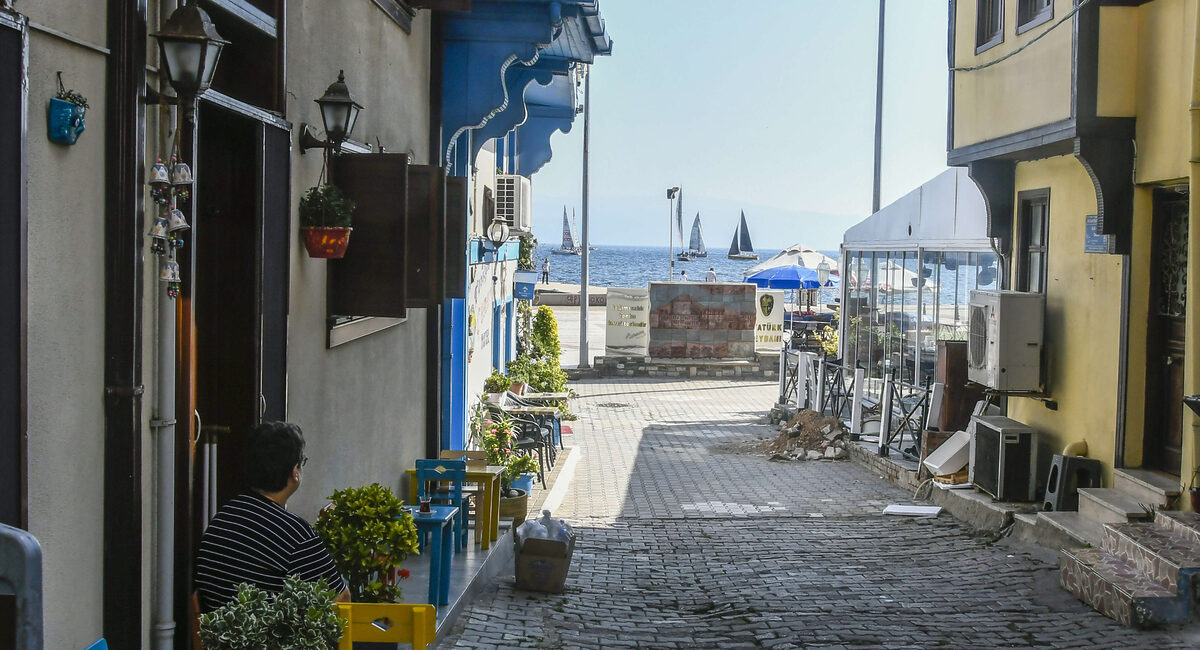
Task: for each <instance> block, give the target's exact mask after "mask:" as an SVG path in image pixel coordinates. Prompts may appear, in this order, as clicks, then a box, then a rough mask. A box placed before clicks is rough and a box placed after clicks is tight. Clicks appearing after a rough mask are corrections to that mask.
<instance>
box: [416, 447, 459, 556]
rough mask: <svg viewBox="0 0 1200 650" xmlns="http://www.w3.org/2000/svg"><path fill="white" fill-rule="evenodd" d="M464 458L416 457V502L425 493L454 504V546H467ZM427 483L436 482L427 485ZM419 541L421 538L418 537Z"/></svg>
mask: <svg viewBox="0 0 1200 650" xmlns="http://www.w3.org/2000/svg"><path fill="white" fill-rule="evenodd" d="M466 474H467V461H465V460H442V459H438V458H421V459H418V460H417V503H420V502H421V498H422V497H426V496H428V497H429V499H430V501H431V502H433V503H437V504H439V505H449V506H455V507H457V508H458V517H456V518H455V520H454V544H455V545H454V548H455V550H458V549H463V548H466V547H467V506H468V503H467V497H466V495H465V494H464V493H463V484H464V483H465V482H466V479H467V476H466ZM430 483H436V484H437V485H436V487H431V486H430V485H429V484H430ZM422 541H423V540H422Z"/></svg>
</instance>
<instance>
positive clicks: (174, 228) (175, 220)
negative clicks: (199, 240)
mask: <svg viewBox="0 0 1200 650" xmlns="http://www.w3.org/2000/svg"><path fill="white" fill-rule="evenodd" d="M188 228H191V226H189V225H188V222H187V217H185V216H183V210H180V209H178V208H176V209H174V210H171V213H170V215H168V217H167V232H178V231H180V230H187V229H188Z"/></svg>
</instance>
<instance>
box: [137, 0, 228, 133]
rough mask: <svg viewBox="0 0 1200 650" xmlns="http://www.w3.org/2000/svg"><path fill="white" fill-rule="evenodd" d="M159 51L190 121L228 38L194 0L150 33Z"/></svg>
mask: <svg viewBox="0 0 1200 650" xmlns="http://www.w3.org/2000/svg"><path fill="white" fill-rule="evenodd" d="M151 36H153V37H154V38H155V40H157V41H158V47H159V49H160V50H161V51H162V55H163V66H164V67H165V68H166V73H167V81H169V82H170V84H171V87H172V88H174V89H175V94H176V95H178V97H179V105H180V106H182V107H183V110H184V116H185V118H186V119H187V120H188V121H189V122H190V121H191V120H192V119H193V117H194V113H195V110H196V99H197V98H198V97H200V95H203V94H204V91H206V90H208V87H209V86H211V85H212V80H213V74H214V73H216V71H217V61H218V60H219V59H220V58H221V50H222V49H223V48H224V47H225V46H226V45H229V41H227V40H225V39H223V38H221V35H220V34H218V33H217V28H216V26H214V25H213V22H212V20H211V19H210V18H209V17H208V14H207V13H205V12H204V10H203V9H201V8H200V7H199V6H198V5H197V4H196V3H195V0H193V2H192V3H191V4H186V5H183V6H181V7H179V8H178V9H176V10H175V11H174V12H172V13H171V15H170V17H168V18H167V22H166V24H164V25H163V29H162V31H160V32H155V33H154V34H151Z"/></svg>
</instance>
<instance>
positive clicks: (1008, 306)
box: [967, 291, 1046, 392]
mask: <svg viewBox="0 0 1200 650" xmlns="http://www.w3.org/2000/svg"><path fill="white" fill-rule="evenodd" d="M1045 306H1046V297H1045V296H1044V295H1042V294H1040V293H1029V292H1024V291H972V292H971V304H970V308H969V316H970V335H969V338H970V340H969V341H968V342H969V345H968V349H967V378H968V379H970V380H971V381H973V382H975V383H977V384H982V385H984V386H987V387H988V388H993V389H995V390H999V391H1012V392H1035V391H1038V390H1041V387H1042V323H1043V314H1044V312H1045Z"/></svg>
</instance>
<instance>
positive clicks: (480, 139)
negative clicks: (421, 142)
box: [442, 0, 612, 175]
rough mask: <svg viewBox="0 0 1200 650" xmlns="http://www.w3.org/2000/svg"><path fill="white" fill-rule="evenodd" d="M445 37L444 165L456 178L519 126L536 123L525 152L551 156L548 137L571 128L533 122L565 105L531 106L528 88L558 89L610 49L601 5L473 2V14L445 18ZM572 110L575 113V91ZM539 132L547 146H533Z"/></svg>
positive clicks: (552, 0)
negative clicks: (576, 68)
mask: <svg viewBox="0 0 1200 650" xmlns="http://www.w3.org/2000/svg"><path fill="white" fill-rule="evenodd" d="M445 36H446V47H445V56H444V65H443V91H442V130H443V138H444V142H445V164H446V165H447V167H449V168H450V169H451V173H453V174H455V175H465V174H466V172H467V170H469V169H470V166H471V163H472V162H473V161H474V158H475V155H476V153H478V151H479V148H480V147H482V146H483V143H484V142H486V141H487V140H489V139H491V138H498V137H503V136H504V135H506V134H507V133H509V132H510V131H512V130H513V129H514V128H516V127H517V126H518V125H522V124H530V126H531V128H530V129H529V130H528V131H527V134H526V136H525V137H524V138H523V141H522V147H530V148H536V149H544V150H546V151H548V149H549V136H550V134H551V133H553V132H554V131H555V130H569V128H570V126H569V123H568V125H567V126H566V129H563V123H562V122H561V120H560V121H559V122H557V123H556V124H555V125H554V126H553V127H552V128H548V127H547V125H541V126H539V127H534V126H533V124H532V123H530V120H531V119H533V120H535V121H536V120H538V119H541V117H542V115H543V113H544V111H545V109H548V108H557V109H567V108H568V107H567V106H563V105H561V104H555V105H552V104H544V103H537V102H538V101H542V100H538V99H535V100H534V104H533V106H532V107H531V106H530V105H529V101H528V99H527V97H526V89H528V88H530V87H531V85H536V86H545V87H548V88H551V87H555V85H556V78H558V77H563V78H567V77H568V75H569V74H570V73H571V71H572V68H573V66H574V65H577V64H580V63H591V62H592V61H594V60H595V57H596V56H597V55H607V54H610V53H611V52H612V39H610V38H609V36H608V33H607V31H606V29H605V26H604V20H603V19H602V18H601V17H600V9H599V2H598V0H588V1H582V0H508V1H502V0H476V2H475V3H474V4H473V9H472V11H471V12H469V13H456V14H448V18H447V21H446V29H445ZM534 96H535V98H536V97H539V96H541V95H539V91H536V90H535V92H534ZM558 101H561V100H558ZM533 107H536V108H533ZM531 109H533V110H531ZM569 110H570V111H571V113H572V116H573V114H574V113H573V112H574V94H573V93H572V95H571V97H570V104H569ZM559 112H560V113H561V111H559ZM540 133H545V138H546V142H545V143H544V144H542V143H538V144H536V145H535V143H534V142H533V140H534V136H535V134H540ZM548 159H549V158H548V157H547V158H546V160H548ZM541 164H544V161H543V162H542V163H541ZM541 164H538V165H537V167H538V168H540V167H541Z"/></svg>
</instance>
